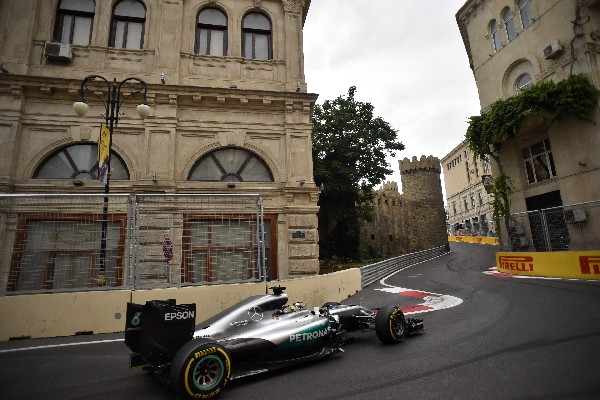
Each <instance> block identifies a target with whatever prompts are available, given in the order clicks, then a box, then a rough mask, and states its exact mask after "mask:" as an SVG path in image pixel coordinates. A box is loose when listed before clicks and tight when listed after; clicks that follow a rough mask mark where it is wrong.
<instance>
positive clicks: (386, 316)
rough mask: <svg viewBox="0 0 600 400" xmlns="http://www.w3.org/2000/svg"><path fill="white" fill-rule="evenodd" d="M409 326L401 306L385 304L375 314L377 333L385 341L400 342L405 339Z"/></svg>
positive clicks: (390, 342)
mask: <svg viewBox="0 0 600 400" xmlns="http://www.w3.org/2000/svg"><path fill="white" fill-rule="evenodd" d="M407 329H408V326H407V325H406V319H405V318H404V313H403V312H402V310H400V307H396V306H385V307H381V308H380V309H379V312H378V313H377V315H376V316H375V333H376V334H377V338H378V339H379V340H380V341H381V342H383V343H389V344H393V343H398V342H401V341H402V339H404V336H405V335H406V331H407Z"/></svg>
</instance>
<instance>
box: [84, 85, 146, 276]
mask: <svg viewBox="0 0 600 400" xmlns="http://www.w3.org/2000/svg"><path fill="white" fill-rule="evenodd" d="M103 84H106V90H107V97H106V99H105V100H103V99H102V98H101V97H100V96H99V95H98V93H97V92H98V91H99V90H100V86H101V85H103ZM125 84H127V88H128V92H129V93H128V94H127V95H126V96H124V98H123V99H121V88H122V87H123V85H125ZM84 90H86V91H88V92H90V93H93V94H94V95H95V96H96V97H98V98H99V99H100V101H101V102H102V104H104V109H105V119H106V125H107V126H108V130H109V135H108V157H107V159H106V164H107V165H106V178H105V180H104V194H105V195H106V196H104V202H103V204H102V234H101V238H100V266H99V268H98V283H99V285H100V286H104V285H105V284H106V236H107V228H108V194H109V192H110V164H111V163H110V156H111V154H110V153H111V149H112V136H113V133H114V127H115V126H116V125H117V123H118V122H119V110H120V108H121V105H122V104H123V102H125V100H127V99H128V98H129V97H131V96H133V95H136V94H138V93H142V92H143V97H142V101H141V102H140V104H139V105H138V106H137V113H138V115H139V116H140V117H141V118H146V117H147V116H149V115H150V107H149V106H148V101H147V99H146V95H147V92H148V87H147V86H146V82H144V81H143V80H141V79H139V78H135V77H130V78H126V79H124V80H122V81H121V82H119V83H117V79H116V78H115V79H113V81H112V83H111V82H109V81H108V80H107V79H106V78H104V77H102V76H100V75H89V76H87V77H85V78H84V79H83V81H82V82H81V88H80V89H79V101H76V102H75V103H74V104H73V110H74V111H75V113H76V114H77V115H79V116H83V115H85V114H86V113H87V112H88V110H89V108H90V107H89V106H88V105H87V103H86V102H85V99H84V95H83V93H84ZM99 161H100V160H99ZM98 174H100V166H99V168H98Z"/></svg>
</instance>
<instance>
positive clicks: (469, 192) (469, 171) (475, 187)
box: [442, 141, 496, 236]
mask: <svg viewBox="0 0 600 400" xmlns="http://www.w3.org/2000/svg"><path fill="white" fill-rule="evenodd" d="M442 170H443V171H444V172H443V174H444V187H445V189H446V205H447V215H448V230H449V232H448V233H449V234H450V235H468V236H494V233H495V232H496V227H495V226H494V221H493V218H492V216H493V208H492V205H491V195H490V194H489V193H488V192H487V191H486V189H485V188H484V185H483V178H484V176H487V177H491V175H490V174H491V166H490V164H489V163H488V162H487V161H484V160H480V159H475V158H474V156H473V153H472V152H471V151H470V150H469V146H468V144H467V142H466V141H462V142H461V143H460V144H459V145H458V146H456V147H455V148H454V149H452V151H451V152H449V153H448V154H446V156H444V158H442Z"/></svg>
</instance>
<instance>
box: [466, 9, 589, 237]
mask: <svg viewBox="0 0 600 400" xmlns="http://www.w3.org/2000/svg"><path fill="white" fill-rule="evenodd" d="M504 17H507V18H508V20H509V22H508V24H507V23H505V22H504V19H505V18H504ZM456 20H457V23H458V26H459V28H460V32H461V34H462V37H463V41H464V44H465V48H466V51H467V54H468V57H469V62H470V66H471V69H472V70H473V74H474V77H475V81H476V83H477V88H478V91H479V98H480V103H481V108H482V109H483V110H484V111H485V110H486V109H487V108H488V107H489V106H490V105H491V104H492V103H493V102H494V101H496V100H498V99H505V98H508V97H510V96H514V95H516V94H517V93H518V90H519V87H522V86H521V85H523V84H525V83H526V82H527V81H528V80H530V81H531V82H538V81H543V80H553V81H557V82H558V81H561V80H563V79H565V78H567V77H568V76H569V75H570V74H578V73H583V74H585V75H587V77H588V78H589V80H590V81H591V82H592V83H593V84H594V85H595V86H596V87H600V68H599V65H600V1H598V0H557V1H540V0H530V1H519V2H514V1H503V0H469V1H467V2H465V4H464V5H463V7H461V9H460V10H459V11H458V12H457V14H456ZM494 22H495V24H494ZM494 27H497V29H493V28H494ZM507 27H508V28H507ZM525 86H526V85H525ZM591 118H592V120H593V121H595V122H596V123H595V124H592V123H589V122H586V121H579V120H575V119H573V118H570V117H564V118H560V119H558V120H556V121H554V122H553V123H552V124H543V123H535V121H530V122H531V123H528V124H525V125H523V126H522V127H521V130H520V132H519V134H518V135H517V137H516V138H514V139H511V140H509V141H506V142H505V143H503V144H502V149H501V152H500V159H501V161H502V164H503V166H504V171H505V173H506V175H508V176H509V177H510V178H511V180H512V184H513V192H512V194H511V196H510V204H511V212H515V213H516V212H523V211H528V210H533V209H541V208H548V207H555V206H562V205H574V204H581V203H585V202H591V201H597V200H599V199H600V186H599V185H598V184H597V182H600V158H599V157H598V156H597V154H598V153H600V136H599V135H598V125H597V124H598V122H599V121H600V108H599V107H596V108H595V110H594V111H593V114H592V115H591ZM534 150H535V151H534ZM532 151H533V152H537V153H536V154H537V155H533V156H532V154H533V153H532ZM538 156H539V157H538ZM540 162H541V163H540ZM528 168H529V170H528ZM497 173H498V168H497V165H496V164H495V163H492V175H496V174H497ZM596 209H597V207H596ZM598 219H600V214H598V212H597V211H595V212H594V211H591V213H590V215H588V221H592V222H591V223H589V222H588V223H585V224H577V225H579V226H575V225H574V224H569V225H568V229H569V230H572V229H575V230H577V229H581V230H583V234H584V235H585V236H586V237H588V239H589V240H590V241H592V242H597V241H598V240H599V239H600V230H599V229H598V226H599V225H598V224H597V223H594V222H593V221H597V220H598ZM571 233H576V232H571Z"/></svg>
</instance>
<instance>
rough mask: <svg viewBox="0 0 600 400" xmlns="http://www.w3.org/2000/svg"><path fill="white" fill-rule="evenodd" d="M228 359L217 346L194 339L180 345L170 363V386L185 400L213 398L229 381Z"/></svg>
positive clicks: (229, 363)
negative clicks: (190, 399) (186, 399)
mask: <svg viewBox="0 0 600 400" xmlns="http://www.w3.org/2000/svg"><path fill="white" fill-rule="evenodd" d="M230 374H231V359H230V357H229V353H228V352H227V350H226V349H225V348H224V347H223V346H221V345H219V344H218V343H216V342H213V341H210V340H205V339H196V340H192V341H190V342H187V343H186V344H185V345H183V346H182V347H181V348H180V349H179V350H178V351H177V353H176V354H175V357H173V362H172V363H171V371H170V378H171V385H172V386H173V387H174V388H175V390H176V391H177V392H178V393H179V394H180V395H181V396H182V397H185V398H200V399H206V398H212V397H215V396H216V395H218V394H219V393H220V392H221V390H222V388H223V387H224V386H225V385H226V384H227V382H228V381H229V376H230Z"/></svg>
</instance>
